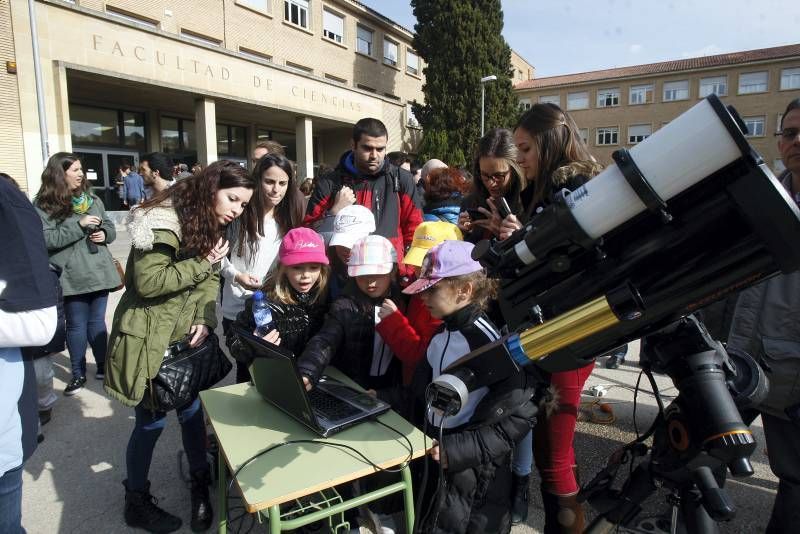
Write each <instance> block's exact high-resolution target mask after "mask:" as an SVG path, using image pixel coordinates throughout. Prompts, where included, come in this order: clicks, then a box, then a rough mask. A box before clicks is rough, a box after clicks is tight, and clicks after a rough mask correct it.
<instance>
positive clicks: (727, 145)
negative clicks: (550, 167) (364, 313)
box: [427, 95, 800, 530]
mask: <svg viewBox="0 0 800 534" xmlns="http://www.w3.org/2000/svg"><path fill="white" fill-rule="evenodd" d="M746 131H747V127H746V126H745V125H744V123H743V121H742V120H741V118H740V117H739V115H738V114H737V112H736V110H735V109H733V108H732V107H726V106H725V105H723V103H722V102H721V101H720V99H719V98H718V97H717V96H716V95H710V96H708V97H707V98H705V99H703V100H702V101H700V102H699V103H698V104H696V105H695V106H693V107H692V108H690V109H689V110H688V111H686V112H685V113H683V114H682V115H680V116H679V117H677V118H676V119H675V120H673V121H672V122H670V123H669V124H667V125H666V126H664V127H663V128H661V129H660V130H658V131H657V132H655V133H654V134H653V135H651V136H650V137H648V138H647V139H645V140H644V141H642V142H640V143H639V144H637V145H636V146H634V147H633V148H631V149H630V150H626V149H621V150H618V151H616V152H615V153H614V154H613V159H614V162H615V164H614V165H611V166H609V167H608V168H606V169H605V170H604V171H603V172H601V173H600V174H598V175H597V176H596V177H594V178H593V179H591V180H589V181H588V182H587V183H586V184H584V185H583V186H581V187H579V188H577V189H575V190H574V191H568V190H562V191H561V192H560V193H559V194H558V195H557V198H556V199H555V201H554V202H552V203H551V204H550V205H549V206H547V207H545V208H544V209H543V210H542V211H540V212H539V213H537V214H536V215H535V216H533V217H532V218H531V219H530V220H529V221H528V222H527V223H526V224H525V226H524V227H523V228H521V229H519V230H517V231H516V232H515V233H513V234H512V235H511V236H510V237H509V238H508V239H506V240H503V241H500V240H496V239H494V240H485V241H482V242H480V243H478V244H477V245H476V246H475V249H474V250H473V258H474V259H475V260H477V261H480V262H481V264H482V265H483V266H484V267H485V268H486V269H487V272H488V273H489V274H490V275H491V276H495V277H499V278H500V279H501V285H500V295H499V303H500V309H501V312H502V314H503V317H504V319H505V320H506V322H507V324H508V325H509V328H510V329H511V333H509V334H507V335H505V336H503V337H502V338H500V339H499V340H498V341H496V342H494V343H492V344H489V345H486V346H484V347H482V348H480V349H478V350H476V351H473V352H471V353H469V354H467V355H465V356H464V357H462V358H461V359H459V360H458V361H457V362H455V363H453V364H452V365H450V366H449V367H448V368H446V369H444V370H443V374H442V375H441V376H439V377H438V378H437V379H436V380H434V382H433V383H432V384H431V385H430V386H429V388H428V392H427V394H428V400H429V401H430V402H431V403H432V406H433V407H434V408H437V409H438V410H440V411H441V412H443V413H444V414H445V415H447V414H455V413H458V412H459V411H460V409H461V406H463V405H464V404H465V403H466V399H467V395H468V394H469V392H470V391H473V390H475V389H477V388H479V387H483V386H489V385H492V384H494V383H496V382H499V381H501V380H503V379H505V378H507V377H509V376H510V375H511V374H513V373H517V372H520V371H522V370H523V368H526V367H528V366H531V365H532V364H535V367H536V368H537V369H541V370H544V371H546V372H556V371H566V370H571V369H577V368H579V367H582V366H585V365H588V364H590V363H592V362H593V360H594V358H595V357H596V356H598V355H600V354H603V353H606V352H608V351H610V350H612V349H614V348H616V347H618V346H620V345H623V344H625V343H628V342H630V341H633V340H635V339H639V338H646V337H647V336H651V335H652V336H653V339H654V340H655V342H654V343H653V344H651V347H650V348H651V351H650V352H649V354H650V355H656V356H655V357H654V358H653V360H652V361H650V362H648V361H647V359H648V357H649V355H648V354H643V364H644V365H645V367H646V368H648V369H650V370H654V371H656V372H665V373H667V374H668V375H669V376H670V377H671V378H672V379H673V381H674V382H675V384H676V386H679V389H680V390H681V392H682V394H683V396H682V397H681V398H679V399H676V401H677V402H674V403H673V405H671V406H670V408H674V410H673V412H674V411H675V410H677V411H679V412H681V410H682V416H681V417H682V418H683V419H681V421H682V422H683V423H685V425H686V428H685V430H686V432H687V436H689V438H690V439H689V440H688V442H687V443H690V444H691V445H692V447H690V449H691V454H694V456H691V454H690V453H686V449H684V450H683V453H684V454H683V456H681V455H678V456H680V462H678V463H683V464H684V465H685V464H687V463H691V461H694V464H693V465H694V466H695V467H697V466H700V465H701V464H702V466H703V467H704V468H705V467H708V466H710V467H712V470H714V469H716V468H718V467H719V465H718V464H721V465H722V466H723V473H724V466H727V467H728V469H729V470H730V471H731V473H732V474H733V475H734V476H746V475H749V474H752V467H751V466H750V464H749V460H748V457H749V456H750V454H751V453H752V451H753V450H754V449H755V442H754V440H753V438H752V434H751V433H750V431H749V429H748V428H747V427H746V426H745V425H744V423H743V422H742V420H741V416H740V415H739V412H738V409H737V403H739V404H747V403H750V404H752V403H754V402H756V401H754V399H752V398H747V396H748V395H755V394H762V395H763V393H764V387H763V385H762V386H760V387H757V386H755V385H754V386H752V387H749V386H748V387H746V388H738V389H737V387H732V384H733V383H734V382H737V380H738V381H739V382H742V380H744V382H748V379H746V378H745V379H743V378H742V377H743V376H744V377H753V376H756V377H758V376H761V377H762V378H763V373H761V374H760V375H759V370H758V368H757V365H756V364H755V363H754V362H753V361H752V358H750V357H749V356H747V355H737V357H736V358H735V359H734V358H730V357H729V356H728V355H727V353H726V351H725V349H724V348H723V347H722V346H721V344H719V343H717V342H715V341H714V340H712V339H710V337H709V336H708V334H707V332H705V328H704V327H703V326H702V324H701V323H699V322H698V321H697V320H695V319H694V318H693V317H692V316H691V314H693V313H694V312H696V311H698V310H700V309H702V308H703V307H705V306H707V305H708V304H710V303H712V302H714V301H717V300H719V299H722V298H724V297H726V296H728V295H730V294H733V293H736V292H739V291H741V290H742V289H745V288H746V287H749V286H751V285H753V284H756V283H758V282H760V281H762V280H764V279H766V278H768V277H770V276H773V275H775V274H777V273H780V272H783V273H789V272H792V271H795V270H797V269H798V268H800V210H798V207H797V205H796V204H795V202H794V201H793V200H792V199H791V198H790V196H789V194H788V193H787V192H786V190H785V189H784V188H783V186H782V185H781V184H780V183H779V182H778V181H777V180H776V178H775V177H774V176H773V174H772V172H771V171H770V170H769V169H768V168H767V166H766V164H765V163H764V161H763V160H762V158H761V157H760V156H759V154H758V153H757V152H756V151H755V150H753V149H752V147H750V145H749V143H748V142H747V139H746V137H745V132H746ZM665 332H666V333H665ZM737 366H738V367H740V368H741V369H740V370H738V371H737ZM737 376H738V378H737ZM745 390H746V391H745ZM731 391H733V392H734V393H735V396H736V398H733V397H732V396H731V394H730V392H731ZM688 399H691V401H690V402H689V401H688ZM690 410H694V413H692V414H689V415H688V416H687V413H686V412H687V411H690ZM673 415H674V414H673ZM667 436H668V437H669V434H668V435H667ZM668 441H669V440H668V439H666V438H665V440H662V443H667V442H668ZM694 445H697V447H694ZM665 446H669V445H665ZM673 452H675V451H673ZM675 454H677V452H675ZM687 454H689V456H691V458H690V457H689V456H687ZM701 456H702V457H703V458H706V459H708V458H713V459H714V462H712V461H710V460H709V461H701V462H698V461H697V458H699V457H701ZM697 477H700V478H697ZM708 478H709V477H708V473H707V472H706V471H703V474H702V476H700V475H697V476H696V477H695V478H694V479H692V478H691V477H688V480H689V482H691V483H692V484H694V485H695V486H696V485H697V480H700V479H702V484H703V488H706V489H707V490H708V491H709V492H712V493H713V492H714V491H715V490H714V489H713V487H712V486H711V484H710V482H709V481H708ZM712 479H713V477H712ZM686 480H687V479H686V477H682V479H681V482H680V483H681V484H685V483H686ZM717 489H718V488H717ZM710 494H711V493H709V495H710ZM712 500H713V501H714V502H716V503H717V504H719V499H718V498H716V497H715V498H714V499H712V498H711V497H709V498H708V501H712ZM724 509H725V506H724V505H720V506H719V510H718V513H717V512H714V513H713V514H712V515H714V518H715V519H718V518H724V517H725V516H726V515H730V514H728V513H727V512H726V511H725V510H724ZM701 523H702V521H701ZM700 530H703V529H702V528H701V529H700Z"/></svg>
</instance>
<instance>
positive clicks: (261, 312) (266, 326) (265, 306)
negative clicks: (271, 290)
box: [253, 291, 275, 337]
mask: <svg viewBox="0 0 800 534" xmlns="http://www.w3.org/2000/svg"><path fill="white" fill-rule="evenodd" d="M253 319H254V320H255V322H256V334H257V335H259V336H261V337H263V336H265V335H267V333H268V332H269V331H270V330H273V329H274V328H275V324H274V322H273V321H272V310H271V309H270V308H269V301H268V300H267V297H266V296H264V292H263V291H256V292H255V293H253Z"/></svg>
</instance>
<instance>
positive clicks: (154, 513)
mask: <svg viewBox="0 0 800 534" xmlns="http://www.w3.org/2000/svg"><path fill="white" fill-rule="evenodd" d="M122 484H123V485H124V486H125V523H127V524H128V526H130V527H134V528H141V529H144V530H146V531H147V532H157V533H162V532H174V531H176V530H178V529H179V528H181V520H180V518H179V517H175V516H174V515H172V514H170V513H167V512H166V511H164V510H162V509H161V508H159V507H158V506H156V503H157V502H158V501H157V500H156V498H155V497H153V496H152V495H150V482H149V481H148V482H147V485H146V486H145V488H144V490H142V491H131V490H129V489H128V481H127V480H124V481H122Z"/></svg>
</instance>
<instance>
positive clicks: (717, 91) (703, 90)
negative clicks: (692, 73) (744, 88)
mask: <svg viewBox="0 0 800 534" xmlns="http://www.w3.org/2000/svg"><path fill="white" fill-rule="evenodd" d="M727 94H728V77H727V76H714V77H713V78H700V98H705V97H707V96H708V95H717V96H725V95H727Z"/></svg>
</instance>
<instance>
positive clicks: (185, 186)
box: [140, 160, 258, 256]
mask: <svg viewBox="0 0 800 534" xmlns="http://www.w3.org/2000/svg"><path fill="white" fill-rule="evenodd" d="M232 187H244V188H246V189H254V188H255V183H254V182H253V179H252V178H251V177H250V175H249V174H248V173H247V170H246V169H244V168H242V167H241V166H240V165H239V164H238V163H235V162H233V161H227V160H221V161H215V162H214V163H212V164H210V165H209V166H208V167H206V168H205V169H203V170H202V171H201V172H199V173H197V174H194V175H192V176H189V177H187V178H184V179H183V180H178V181H177V182H176V183H175V185H173V186H172V187H169V188H168V189H165V190H164V191H162V192H160V193H158V194H157V195H155V196H154V197H153V198H151V199H150V200H148V201H146V202H144V203H143V204H142V205H141V208H140V209H145V210H146V209H148V208H152V207H154V206H158V205H159V204H162V203H164V202H166V201H169V202H171V205H172V207H173V208H174V209H175V211H176V212H177V214H178V219H179V220H180V225H181V236H182V237H181V250H182V251H185V252H190V253H196V254H197V255H199V256H205V255H206V254H208V253H209V252H210V251H211V249H212V248H214V246H215V245H216V244H217V240H219V238H220V237H222V230H221V228H220V225H219V221H217V217H216V216H215V215H214V202H215V196H216V194H217V191H219V190H220V189H230V188H232ZM253 196H254V197H255V191H254V194H253ZM251 205H252V204H251V203H248V205H247V208H245V210H244V212H243V213H242V220H241V227H242V231H243V232H246V235H248V236H251V237H252V238H253V239H255V237H254V236H256V233H257V231H258V230H257V226H256V221H255V219H254V218H253V217H252V216H249V215H248V214H249V212H250V211H251V209H252V208H251Z"/></svg>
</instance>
